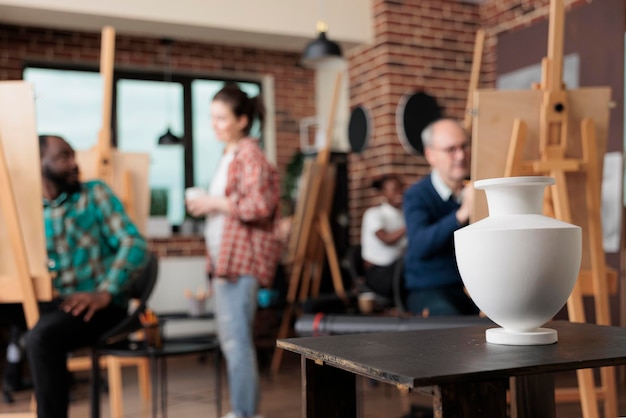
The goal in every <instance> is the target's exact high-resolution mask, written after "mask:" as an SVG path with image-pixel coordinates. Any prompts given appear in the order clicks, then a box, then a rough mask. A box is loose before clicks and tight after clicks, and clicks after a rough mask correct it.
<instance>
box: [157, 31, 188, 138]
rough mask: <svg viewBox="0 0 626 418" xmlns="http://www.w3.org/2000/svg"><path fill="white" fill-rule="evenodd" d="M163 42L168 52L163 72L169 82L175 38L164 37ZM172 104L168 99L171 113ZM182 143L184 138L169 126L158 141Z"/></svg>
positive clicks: (165, 79)
mask: <svg viewBox="0 0 626 418" xmlns="http://www.w3.org/2000/svg"><path fill="white" fill-rule="evenodd" d="M161 43H162V44H163V45H164V46H165V52H166V58H165V60H166V65H167V66H166V70H165V74H163V80H164V81H166V82H168V83H169V82H171V81H172V62H171V58H170V48H171V46H172V44H173V43H174V40H172V39H167V38H166V39H163V40H162V41H161ZM170 105H171V104H170V102H169V100H168V113H171V109H170ZM182 143H183V141H182V139H181V138H179V137H177V136H176V135H174V134H173V133H172V131H171V129H170V127H169V126H168V127H167V131H166V132H165V133H164V134H163V135H161V136H160V137H159V141H158V144H159V145H180V144H182Z"/></svg>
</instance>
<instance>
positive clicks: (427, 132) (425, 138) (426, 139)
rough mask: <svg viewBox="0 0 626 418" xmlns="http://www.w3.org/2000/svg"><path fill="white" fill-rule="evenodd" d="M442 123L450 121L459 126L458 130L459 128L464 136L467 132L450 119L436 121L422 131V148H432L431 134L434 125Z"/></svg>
mask: <svg viewBox="0 0 626 418" xmlns="http://www.w3.org/2000/svg"><path fill="white" fill-rule="evenodd" d="M443 121H450V122H454V123H456V124H457V125H458V126H459V128H461V129H462V130H463V132H465V135H467V132H466V131H465V127H463V125H462V124H461V123H460V122H459V121H458V120H456V119H450V118H442V119H436V120H434V121H432V122H430V123H429V124H428V125H426V127H425V128H424V129H423V130H422V134H421V137H422V145H423V146H424V148H430V147H432V146H433V136H434V135H433V133H434V131H435V125H436V124H438V123H439V122H443Z"/></svg>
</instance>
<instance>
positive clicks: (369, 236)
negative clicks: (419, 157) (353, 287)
mask: <svg viewBox="0 0 626 418" xmlns="http://www.w3.org/2000/svg"><path fill="white" fill-rule="evenodd" d="M372 187H374V188H375V189H376V190H378V192H379V193H380V204H379V205H377V206H373V207H371V208H369V209H367V210H366V211H365V213H364V214H363V222H362V224H361V257H362V258H363V264H364V268H365V284H366V285H367V287H368V288H369V289H370V290H372V291H373V292H375V293H376V294H378V295H380V296H383V297H384V298H387V299H392V298H393V275H394V271H395V269H396V267H397V264H398V263H401V262H402V256H403V255H404V250H405V248H406V243H407V239H406V227H405V223H404V216H403V214H402V197H403V193H404V190H403V187H402V182H401V181H400V178H399V177H398V176H395V175H386V176H383V177H382V178H380V179H378V180H376V181H374V183H373V184H372Z"/></svg>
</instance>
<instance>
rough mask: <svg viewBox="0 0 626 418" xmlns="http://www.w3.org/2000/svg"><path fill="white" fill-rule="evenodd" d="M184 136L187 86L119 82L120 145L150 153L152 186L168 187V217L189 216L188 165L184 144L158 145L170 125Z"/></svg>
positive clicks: (177, 220)
mask: <svg viewBox="0 0 626 418" xmlns="http://www.w3.org/2000/svg"><path fill="white" fill-rule="evenodd" d="M168 128H169V129H170V130H171V131H172V133H173V134H174V135H176V136H178V137H180V138H182V137H183V134H184V129H183V87H182V85H181V84H179V83H171V82H163V81H147V80H130V79H122V80H120V81H119V82H118V83H117V130H118V148H119V149H120V150H121V151H127V152H147V153H149V154H150V158H151V161H150V189H165V190H167V195H168V205H167V206H168V210H167V217H168V219H169V221H170V222H171V223H172V224H174V225H179V224H181V223H182V221H183V220H184V218H185V208H184V196H183V195H184V188H185V168H184V149H183V146H182V145H160V146H159V145H158V144H157V141H158V139H159V137H160V136H161V135H163V134H164V133H165V131H166V130H167V129H168Z"/></svg>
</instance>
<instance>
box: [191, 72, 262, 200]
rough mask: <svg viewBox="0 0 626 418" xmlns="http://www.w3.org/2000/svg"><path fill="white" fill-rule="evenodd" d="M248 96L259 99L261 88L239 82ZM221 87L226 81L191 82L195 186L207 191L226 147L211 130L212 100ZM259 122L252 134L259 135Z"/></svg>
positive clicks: (253, 127)
mask: <svg viewBox="0 0 626 418" xmlns="http://www.w3.org/2000/svg"><path fill="white" fill-rule="evenodd" d="M237 84H238V85H239V88H241V90H243V91H245V92H246V94H247V95H248V96H249V97H255V96H258V94H259V92H260V91H261V88H260V86H259V85H258V84H256V83H237ZM222 87H224V82H223V81H213V80H194V81H193V82H192V83H191V96H192V105H191V106H192V109H193V114H192V117H193V167H194V169H193V179H194V185H196V186H200V187H204V188H208V186H209V184H210V182H211V179H212V178H213V174H214V172H215V169H216V168H217V162H218V161H219V159H220V156H221V155H222V151H223V150H224V144H222V143H221V142H219V141H218V140H217V139H216V138H215V133H214V132H213V128H212V127H211V112H210V108H211V100H213V96H215V93H217V92H218V91H219V90H220V89H221V88H222ZM258 125H259V124H258V122H255V124H254V125H253V126H252V130H251V132H250V134H251V135H252V136H255V137H258V136H259V126H258Z"/></svg>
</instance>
